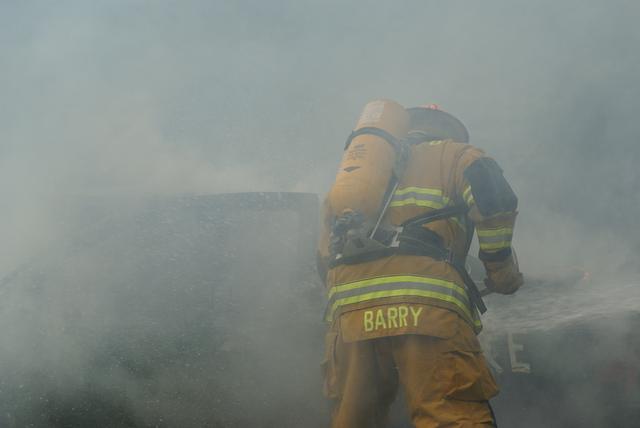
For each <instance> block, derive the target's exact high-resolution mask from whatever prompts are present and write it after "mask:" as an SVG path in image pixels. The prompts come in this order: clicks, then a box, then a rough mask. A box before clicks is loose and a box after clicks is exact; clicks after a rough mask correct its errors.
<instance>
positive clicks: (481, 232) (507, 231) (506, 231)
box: [478, 227, 513, 238]
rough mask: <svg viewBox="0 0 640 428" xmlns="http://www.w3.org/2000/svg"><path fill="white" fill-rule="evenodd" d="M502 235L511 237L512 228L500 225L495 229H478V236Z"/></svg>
mask: <svg viewBox="0 0 640 428" xmlns="http://www.w3.org/2000/svg"><path fill="white" fill-rule="evenodd" d="M503 235H504V236H509V237H511V236H512V235H513V228H511V227H500V228H497V229H478V236H481V237H483V238H485V237H493V236H503Z"/></svg>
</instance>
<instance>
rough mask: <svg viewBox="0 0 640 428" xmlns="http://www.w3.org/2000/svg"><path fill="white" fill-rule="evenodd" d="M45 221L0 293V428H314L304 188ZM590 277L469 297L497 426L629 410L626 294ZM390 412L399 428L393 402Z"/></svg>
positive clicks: (311, 228) (627, 416) (637, 308)
mask: <svg viewBox="0 0 640 428" xmlns="http://www.w3.org/2000/svg"><path fill="white" fill-rule="evenodd" d="M52 215H55V216H58V217H59V218H60V219H64V225H66V226H64V225H63V227H65V228H66V229H65V233H64V237H63V238H62V239H59V240H57V241H56V242H55V245H52V246H51V247H50V248H48V249H47V250H46V251H44V252H43V253H40V254H37V255H36V256H34V258H33V259H32V260H30V261H28V262H26V263H25V264H24V265H23V266H21V267H19V268H17V269H16V270H14V271H13V272H9V273H8V274H7V275H5V277H4V278H3V279H2V282H1V284H0V293H1V294H2V301H1V302H0V319H1V320H2V322H3V325H4V326H5V329H4V334H3V336H2V338H1V339H0V344H1V345H0V357H1V358H0V364H2V377H1V379H0V398H1V401H0V403H1V404H0V406H1V407H2V408H1V410H2V411H0V426H30V427H85V426H100V427H202V426H207V427H231V428H235V427H247V426H252V427H264V428H269V427H278V428H287V427H304V428H316V427H318V428H319V427H325V426H328V420H329V408H328V405H327V404H325V400H324V398H323V397H322V378H321V372H320V367H319V363H320V359H321V355H322V346H323V345H322V342H323V334H324V328H325V326H324V325H323V323H322V312H323V309H324V308H323V306H324V299H325V297H324V290H323V288H322V285H321V284H320V283H319V280H318V279H317V274H316V272H315V270H314V269H315V268H314V248H315V241H316V239H317V229H316V225H317V223H318V217H317V216H318V198H317V196H316V195H314V194H304V193H241V194H223V195H207V196H176V197H148V198H114V199H109V200H105V199H104V198H102V199H100V200H89V201H87V200H83V201H75V202H74V203H70V204H66V205H65V209H64V210H62V211H61V212H60V213H58V214H55V213H52ZM60 224H63V223H60ZM469 267H470V268H471V272H472V275H474V276H475V278H476V279H477V280H481V279H482V276H483V272H482V271H481V269H478V266H474V263H473V260H470V266H469ZM602 283H603V282H601V281H600V280H599V279H598V278H597V277H593V278H591V280H586V279H585V278H583V274H582V273H576V274H575V275H574V274H573V273H571V274H566V273H563V274H562V275H555V274H550V275H548V277H546V278H536V277H529V278H527V284H526V285H525V287H523V288H522V289H521V290H520V291H519V292H518V293H517V294H516V295H514V296H508V297H505V296H492V295H490V296H487V297H486V298H485V301H486V304H487V306H488V308H489V311H488V312H487V314H486V316H484V317H483V321H484V324H485V328H484V331H483V333H482V334H481V336H480V338H481V341H482V342H483V346H484V348H485V353H486V355H487V359H488V360H489V362H490V365H491V367H492V368H493V370H494V373H495V375H496V377H497V379H498V381H499V383H500V384H501V388H502V392H501V394H500V395H499V396H498V397H496V399H494V401H493V404H494V407H495V410H496V413H497V415H498V422H499V424H500V426H503V427H505V426H506V427H519V428H523V427H524V428H527V427H540V426H548V427H568V426H594V427H600V426H602V427H604V426H607V427H615V426H629V421H632V420H637V419H638V418H639V417H640V378H639V373H640V336H639V335H638V334H637V331H638V329H639V328H640V293H638V292H637V283H634V282H633V281H629V282H628V283H621V284H618V285H615V286H614V284H610V285H609V286H607V287H603V286H602V285H601V284H602ZM393 418H394V420H393V422H392V426H393V428H408V427H410V426H411V424H410V423H409V421H408V420H407V418H406V416H405V415H404V409H403V404H402V402H401V401H399V402H398V403H396V405H395V407H394V409H393Z"/></svg>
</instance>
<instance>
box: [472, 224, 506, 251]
mask: <svg viewBox="0 0 640 428" xmlns="http://www.w3.org/2000/svg"><path fill="white" fill-rule="evenodd" d="M512 238H513V228H510V227H500V228H496V229H478V243H479V244H480V249H481V250H482V251H499V250H503V249H505V248H509V247H511V239H512Z"/></svg>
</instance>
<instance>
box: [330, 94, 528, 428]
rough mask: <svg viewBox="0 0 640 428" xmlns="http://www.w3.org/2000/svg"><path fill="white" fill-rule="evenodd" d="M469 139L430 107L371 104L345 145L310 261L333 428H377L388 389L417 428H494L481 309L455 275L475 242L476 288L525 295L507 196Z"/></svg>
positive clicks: (463, 278)
mask: <svg viewBox="0 0 640 428" xmlns="http://www.w3.org/2000/svg"><path fill="white" fill-rule="evenodd" d="M376 103H377V104H376ZM371 104H374V107H371ZM468 139H469V136H468V133H467V130H466V128H465V126H464V125H463V124H462V123H461V122H460V121H459V120H458V119H457V118H455V117H454V116H452V115H451V114H449V113H446V112H444V111H441V110H440V109H439V108H438V107H437V106H434V105H431V106H423V107H416V108H410V109H406V110H405V109H400V108H399V105H398V104H397V103H394V102H393V101H389V100H377V101H374V102H373V103H370V104H369V105H368V106H367V107H366V108H365V111H364V113H363V115H362V116H361V119H360V121H359V122H358V125H357V127H356V129H355V131H354V132H353V133H352V134H351V136H350V138H349V140H348V142H347V147H346V148H345V153H344V155H343V160H342V164H341V166H340V170H339V172H338V176H337V178H336V182H335V183H334V185H333V186H332V188H331V191H330V192H329V194H328V196H327V198H326V199H325V201H324V205H323V210H324V214H323V220H324V221H323V223H324V224H323V232H322V236H321V239H320V247H319V252H318V256H319V257H318V262H319V271H320V272H321V275H322V276H323V277H324V279H325V283H326V287H327V292H328V305H327V309H326V313H325V317H326V321H327V323H328V324H329V328H328V332H327V334H326V338H325V341H326V343H325V359H324V361H323V370H324V375H325V381H324V392H325V395H326V396H327V397H328V398H330V399H331V400H332V401H333V404H334V409H333V414H332V425H331V426H332V428H375V427H384V426H386V423H387V419H388V412H389V408H390V405H391V404H392V402H393V401H394V399H395V396H396V393H397V390H398V387H399V386H402V388H403V389H404V394H405V397H406V401H407V405H408V411H409V414H410V417H411V420H412V422H413V424H414V425H415V426H416V427H417V428H427V427H429V428H431V427H444V426H446V427H471V426H474V427H476V426H478V427H480V426H486V427H490V426H496V422H495V419H494V415H493V412H492V410H491V407H490V405H489V399H491V398H492V397H493V396H495V395H496V394H497V392H498V388H497V385H496V382H495V380H494V378H493V376H492V374H491V372H490V371H489V369H488V367H487V363H486V361H485V358H484V357H483V355H482V350H481V348H480V344H479V342H478V340H477V338H476V335H477V334H478V333H479V332H480V330H481V328H482V324H481V321H480V316H479V312H484V310H486V308H485V307H484V303H483V302H482V298H481V297H480V293H479V292H478V290H477V288H476V286H475V284H474V283H473V281H472V280H471V279H470V278H469V276H468V274H467V272H466V270H465V269H464V264H465V259H466V256H467V253H468V251H469V246H470V241H471V239H472V237H473V233H474V231H475V234H476V235H477V237H478V241H479V247H480V250H479V258H480V260H482V262H483V263H484V267H485V269H486V274H487V277H486V279H485V285H486V287H487V288H488V289H489V290H490V291H492V292H496V293H501V294H511V293H514V292H515V291H516V290H517V289H518V288H519V287H520V286H521V285H522V274H521V273H520V272H519V269H518V266H517V262H516V259H515V257H514V254H513V251H512V248H511V240H512V236H513V228H514V222H515V218H516V213H517V211H516V209H517V198H516V196H515V194H514V192H513V190H512V189H511V187H510V186H509V184H508V183H507V181H506V180H505V178H504V176H503V173H502V170H501V169H500V167H499V166H498V165H497V163H496V162H495V161H494V160H493V159H492V158H490V157H487V156H486V155H485V154H484V152H483V151H482V150H480V149H477V148H475V147H473V146H471V145H469V144H468ZM353 174H359V176H356V175H353ZM354 177H356V178H357V177H359V178H358V179H355V178H354ZM374 206H375V209H374V208H373V207H374Z"/></svg>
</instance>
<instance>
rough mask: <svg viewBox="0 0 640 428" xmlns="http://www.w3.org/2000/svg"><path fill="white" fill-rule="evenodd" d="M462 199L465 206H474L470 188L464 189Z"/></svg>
mask: <svg viewBox="0 0 640 428" xmlns="http://www.w3.org/2000/svg"><path fill="white" fill-rule="evenodd" d="M462 198H463V199H464V201H465V202H466V203H467V206H469V207H470V206H471V205H473V204H475V202H476V201H475V199H473V193H471V186H467V188H466V189H464V192H462Z"/></svg>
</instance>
